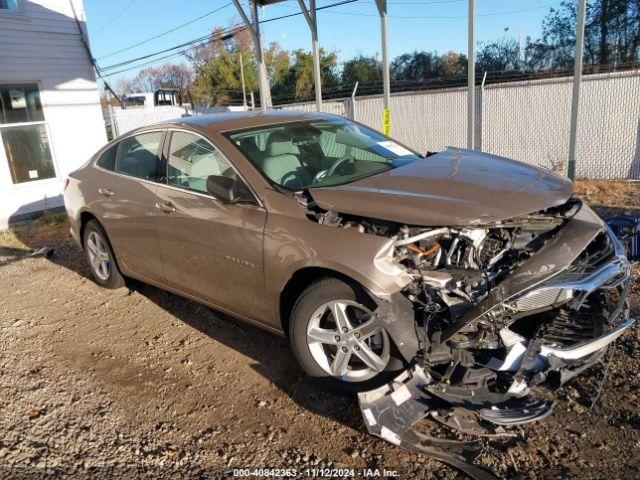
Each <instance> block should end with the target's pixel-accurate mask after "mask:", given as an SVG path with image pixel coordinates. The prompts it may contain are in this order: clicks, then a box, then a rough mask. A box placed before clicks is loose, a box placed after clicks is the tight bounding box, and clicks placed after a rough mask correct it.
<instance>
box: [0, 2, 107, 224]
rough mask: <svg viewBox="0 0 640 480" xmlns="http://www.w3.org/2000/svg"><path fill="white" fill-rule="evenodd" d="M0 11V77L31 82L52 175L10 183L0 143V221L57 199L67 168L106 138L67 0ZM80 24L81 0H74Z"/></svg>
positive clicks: (52, 204) (59, 202)
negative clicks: (49, 150) (39, 107)
mask: <svg viewBox="0 0 640 480" xmlns="http://www.w3.org/2000/svg"><path fill="white" fill-rule="evenodd" d="M20 5H21V12H19V14H14V13H0V45H2V48H0V82H3V83H5V82H21V83H22V82H24V83H34V82H35V83H37V84H38V85H39V88H40V100H41V102H42V105H43V111H44V117H45V121H46V123H47V129H48V133H49V142H50V144H51V148H52V154H53V161H54V166H55V169H56V178H52V179H48V180H39V181H34V182H28V183H23V184H17V185H14V184H13V183H12V181H11V176H10V174H9V168H8V164H7V159H6V156H5V151H4V147H2V146H0V226H3V225H6V223H7V222H8V220H9V218H11V217H16V216H18V215H23V214H27V213H29V212H33V211H36V210H41V209H43V208H53V207H56V206H60V205H62V197H61V192H62V185H63V182H64V179H65V178H66V176H67V174H68V173H69V172H71V171H73V170H75V169H76V168H78V167H79V166H80V165H82V164H83V163H84V162H86V161H87V160H88V159H89V157H90V156H91V155H93V153H95V152H96V150H98V149H99V148H100V147H101V146H102V145H103V144H104V143H105V142H106V141H107V137H106V133H105V127H104V121H103V118H102V112H101V109H100V99H99V94H98V90H97V86H96V81H95V77H94V74H93V68H92V66H91V64H90V63H89V58H88V56H87V53H86V51H85V49H84V46H83V44H82V39H81V35H80V32H79V29H78V25H77V23H76V21H75V19H74V16H73V11H72V9H71V5H70V3H69V1H68V0H22V1H20ZM74 6H75V10H76V13H77V14H78V17H79V19H80V21H81V25H82V28H84V11H83V7H82V1H81V0H74Z"/></svg>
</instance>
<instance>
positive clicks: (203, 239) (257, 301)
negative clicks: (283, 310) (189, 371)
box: [156, 130, 269, 319]
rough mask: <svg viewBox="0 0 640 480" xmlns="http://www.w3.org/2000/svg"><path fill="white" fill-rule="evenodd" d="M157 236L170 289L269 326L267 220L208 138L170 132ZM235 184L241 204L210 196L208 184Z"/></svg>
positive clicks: (159, 195)
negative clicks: (214, 178)
mask: <svg viewBox="0 0 640 480" xmlns="http://www.w3.org/2000/svg"><path fill="white" fill-rule="evenodd" d="M164 161H165V162H166V165H167V175H166V183H165V184H164V185H160V186H158V190H157V196H158V201H159V212H158V213H157V215H156V231H157V234H158V240H159V243H160V251H161V253H162V259H163V262H164V271H165V277H166V279H167V283H168V284H169V285H170V286H173V287H175V288H177V289H179V290H181V291H183V292H185V293H188V294H191V295H194V296H196V297H199V298H201V299H203V300H206V301H208V302H211V303H213V304H216V305H219V306H221V307H224V308H228V309H230V310H232V311H234V312H237V313H240V314H243V315H247V316H250V317H253V318H256V319H262V318H266V317H265V316H266V315H267V312H268V310H269V309H268V307H267V305H266V303H267V302H266V301H265V299H264V297H265V296H264V276H263V257H262V240H263V234H264V233H263V232H264V224H265V221H266V212H265V210H264V209H263V208H262V207H261V206H260V205H259V203H258V201H257V199H256V197H255V196H254V195H253V193H252V192H251V191H250V189H249V188H248V187H247V185H246V183H245V182H244V181H243V179H242V178H241V177H240V176H239V175H238V174H237V172H236V170H235V169H234V167H233V166H232V165H231V164H230V163H229V161H228V160H227V159H226V158H225V157H224V156H223V155H222V154H221V153H220V151H219V150H218V149H217V148H216V147H214V146H213V144H212V143H211V142H210V141H209V140H207V139H205V138H204V137H202V136H200V135H198V134H195V133H193V132H187V131H183V130H174V131H172V132H169V134H168V136H167V140H166V141H165V148H164ZM209 175H221V176H228V177H231V178H233V179H234V180H235V181H236V188H237V192H238V195H239V201H238V202H235V203H224V202H222V201H220V200H219V199H217V198H214V197H213V196H212V195H211V194H209V193H208V192H207V187H206V183H207V177H208V176H209Z"/></svg>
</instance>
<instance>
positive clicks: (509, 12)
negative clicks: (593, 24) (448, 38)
mask: <svg viewBox="0 0 640 480" xmlns="http://www.w3.org/2000/svg"><path fill="white" fill-rule="evenodd" d="M555 6H557V4H549V5H541V6H539V7H534V8H527V9H522V10H509V11H506V12H492V13H479V14H476V17H493V16H501V15H510V14H514V13H525V12H532V11H534V10H542V9H544V8H551V7H555ZM318 10H320V9H318ZM328 13H333V14H336V15H353V16H357V17H377V16H378V15H377V14H375V13H357V12H334V11H332V12H328ZM387 16H388V17H389V18H398V19H416V20H418V19H420V20H425V19H432V20H455V19H461V18H468V15H456V16H420V15H411V16H403V15H387Z"/></svg>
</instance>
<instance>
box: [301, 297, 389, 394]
mask: <svg viewBox="0 0 640 480" xmlns="http://www.w3.org/2000/svg"><path fill="white" fill-rule="evenodd" d="M307 344H308V346H309V351H310V352H311V355H312V356H313V358H314V360H315V361H316V363H317V364H318V365H319V366H320V367H321V368H322V369H323V370H324V371H325V372H326V373H327V374H329V375H331V376H332V377H335V378H337V379H340V380H343V381H347V382H364V381H366V380H369V379H371V378H373V377H375V376H376V375H377V374H379V373H380V372H382V371H383V370H384V369H385V367H386V366H387V364H388V363H389V351H390V340H389V335H388V334H387V332H386V331H385V329H384V327H383V325H382V323H381V322H380V320H379V319H378V318H377V317H376V316H375V315H373V314H372V312H371V311H370V310H369V309H367V308H366V307H365V306H363V305H360V304H359V303H356V302H352V301H349V300H336V301H331V302H327V303H325V304H324V305H322V306H320V307H319V308H318V309H317V310H316V311H315V312H314V313H313V314H312V315H311V318H310V320H309V323H308V325H307Z"/></svg>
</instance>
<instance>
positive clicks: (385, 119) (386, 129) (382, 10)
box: [376, 0, 391, 136]
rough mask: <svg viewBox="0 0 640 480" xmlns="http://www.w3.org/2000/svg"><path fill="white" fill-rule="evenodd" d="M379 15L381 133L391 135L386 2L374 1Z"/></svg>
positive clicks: (381, 0) (382, 0) (385, 0)
mask: <svg viewBox="0 0 640 480" xmlns="http://www.w3.org/2000/svg"><path fill="white" fill-rule="evenodd" d="M376 5H377V6H378V13H379V14H380V37H381V40H382V85H383V96H382V98H383V101H382V104H383V108H384V110H383V111H382V133H384V134H385V135H387V136H389V135H391V80H390V78H389V52H388V45H387V43H388V42H387V0H376Z"/></svg>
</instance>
